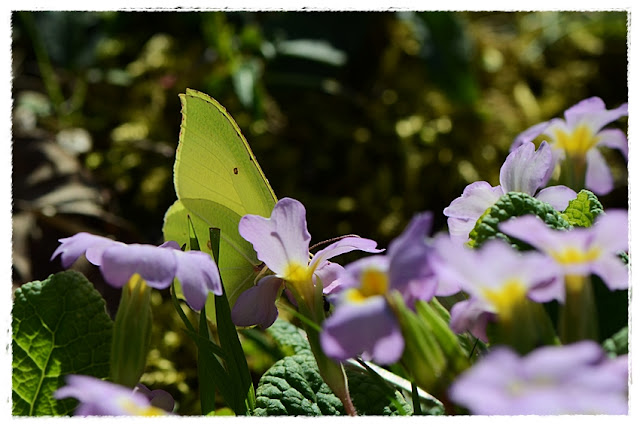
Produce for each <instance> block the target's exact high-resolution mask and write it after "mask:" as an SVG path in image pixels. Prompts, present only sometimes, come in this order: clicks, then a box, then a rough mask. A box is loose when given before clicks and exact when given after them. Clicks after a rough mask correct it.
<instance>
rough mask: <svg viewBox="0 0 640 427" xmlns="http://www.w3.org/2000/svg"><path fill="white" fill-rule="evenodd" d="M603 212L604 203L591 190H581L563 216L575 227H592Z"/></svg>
mask: <svg viewBox="0 0 640 427" xmlns="http://www.w3.org/2000/svg"><path fill="white" fill-rule="evenodd" d="M602 212H604V210H603V208H602V203H600V201H599V200H598V198H597V197H596V195H595V194H593V193H592V192H591V191H589V190H581V191H580V192H579V193H578V196H577V197H576V198H575V199H573V200H571V201H570V202H569V206H567V208H566V209H565V210H564V211H563V212H562V214H561V215H562V217H563V218H564V219H566V220H567V222H568V223H569V224H571V225H572V226H573V227H591V225H592V224H593V222H594V221H595V219H596V217H597V216H598V215H600V214H601V213H602Z"/></svg>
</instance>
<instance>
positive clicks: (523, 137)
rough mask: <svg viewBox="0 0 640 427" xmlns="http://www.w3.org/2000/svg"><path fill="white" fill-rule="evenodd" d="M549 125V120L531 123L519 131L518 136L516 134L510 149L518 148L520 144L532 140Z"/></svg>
mask: <svg viewBox="0 0 640 427" xmlns="http://www.w3.org/2000/svg"><path fill="white" fill-rule="evenodd" d="M548 127H549V122H542V123H538V124H537V125H533V126H531V127H530V128H528V129H527V130H525V131H524V132H521V133H520V134H519V135H518V136H516V138H515V140H514V141H513V143H512V144H511V148H510V151H513V150H516V149H518V147H520V146H521V145H522V144H524V143H526V142H532V141H533V140H534V139H536V137H538V136H539V135H542V134H543V133H544V132H545V131H546V130H547V128H548Z"/></svg>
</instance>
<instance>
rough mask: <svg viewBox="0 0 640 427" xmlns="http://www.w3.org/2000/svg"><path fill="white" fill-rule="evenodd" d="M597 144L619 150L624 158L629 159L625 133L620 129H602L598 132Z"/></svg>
mask: <svg viewBox="0 0 640 427" xmlns="http://www.w3.org/2000/svg"><path fill="white" fill-rule="evenodd" d="M598 139H599V142H598V143H597V144H596V147H597V146H604V147H609V148H615V149H617V150H620V152H621V153H622V155H623V156H624V158H625V160H629V141H627V135H626V134H625V133H624V132H622V131H621V130H620V129H603V130H601V131H600V132H598Z"/></svg>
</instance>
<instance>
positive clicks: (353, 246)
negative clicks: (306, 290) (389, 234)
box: [311, 237, 384, 269]
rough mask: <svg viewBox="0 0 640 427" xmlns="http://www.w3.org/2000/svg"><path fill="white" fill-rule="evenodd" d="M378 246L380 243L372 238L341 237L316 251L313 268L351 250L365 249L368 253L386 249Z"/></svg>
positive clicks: (312, 262) (312, 261) (312, 263)
mask: <svg viewBox="0 0 640 427" xmlns="http://www.w3.org/2000/svg"><path fill="white" fill-rule="evenodd" d="M376 246H378V244H377V243H376V242H375V241H374V240H371V239H364V238H362V237H345V238H344V239H340V240H338V241H337V242H335V243H332V244H330V245H329V246H327V247H326V248H324V249H321V250H319V251H318V252H316V253H315V254H314V255H313V259H312V260H311V268H314V269H315V268H317V267H318V266H320V265H321V264H322V263H324V262H325V261H326V260H328V259H331V258H333V257H335V256H338V255H342V254H346V253H347V252H351V251H363V252H368V253H379V252H382V251H384V249H378V248H376Z"/></svg>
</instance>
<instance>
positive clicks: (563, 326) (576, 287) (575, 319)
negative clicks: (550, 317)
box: [559, 276, 598, 344]
mask: <svg viewBox="0 0 640 427" xmlns="http://www.w3.org/2000/svg"><path fill="white" fill-rule="evenodd" d="M565 289H566V299H565V304H564V305H563V306H561V307H560V322H559V323H560V325H559V332H560V339H561V341H562V342H563V343H564V344H569V343H572V342H577V341H581V340H596V341H597V340H598V321H597V318H598V317H597V310H596V304H595V299H594V295H593V286H592V284H591V279H590V277H588V276H566V277H565Z"/></svg>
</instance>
